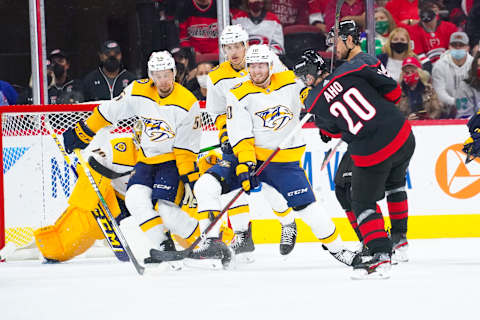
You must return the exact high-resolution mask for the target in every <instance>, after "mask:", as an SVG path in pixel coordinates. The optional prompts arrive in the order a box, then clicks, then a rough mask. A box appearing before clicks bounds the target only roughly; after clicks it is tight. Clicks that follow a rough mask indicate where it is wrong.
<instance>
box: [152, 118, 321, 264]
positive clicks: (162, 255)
mask: <svg viewBox="0 0 480 320" xmlns="http://www.w3.org/2000/svg"><path fill="white" fill-rule="evenodd" d="M312 115H313V114H311V113H307V114H306V115H305V117H303V119H302V120H300V122H299V123H297V125H296V126H295V128H293V130H292V131H291V132H290V133H289V134H288V135H287V136H286V137H285V138H284V139H283V140H282V142H281V143H280V144H279V145H278V147H277V148H276V149H275V150H274V151H273V152H272V153H271V154H270V156H269V157H268V158H267V159H266V160H265V161H264V162H263V163H262V164H261V165H260V167H258V168H257V170H256V171H255V173H254V175H255V176H257V177H258V176H259V175H260V173H262V171H263V170H264V169H265V167H266V166H268V164H269V163H270V162H271V161H272V159H273V158H274V157H275V156H276V155H277V153H278V152H279V151H280V149H282V148H284V146H285V145H286V144H288V143H289V142H290V140H291V139H292V138H293V137H294V136H295V135H296V134H297V133H298V131H299V130H300V129H301V128H302V127H303V125H304V124H305V123H306V122H307V121H308V119H310V117H311V116H312ZM243 192H244V190H243V189H240V191H238V193H237V194H236V195H235V196H234V197H233V198H232V200H230V201H229V202H228V203H227V205H226V206H225V208H223V209H222V211H220V213H219V214H218V215H217V216H216V217H215V219H213V220H212V222H211V223H210V224H209V225H208V226H207V228H205V230H204V231H203V232H202V234H201V235H200V237H198V238H197V239H196V240H195V241H194V242H193V243H192V244H191V245H190V247H188V248H187V249H185V250H182V251H160V250H157V249H151V250H150V256H151V257H152V258H155V259H158V260H162V261H177V260H182V259H185V258H188V256H189V255H190V253H191V252H192V251H193V249H194V248H195V247H196V246H197V245H198V244H199V243H200V241H202V239H203V238H205V235H206V234H208V233H209V232H210V230H212V228H213V227H214V226H215V224H216V223H217V222H218V220H220V219H221V218H222V216H223V215H224V214H225V212H227V210H228V209H229V208H230V207H231V206H232V205H233V204H234V203H235V201H237V199H238V198H239V197H240V196H241V195H242V193H243Z"/></svg>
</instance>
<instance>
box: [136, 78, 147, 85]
mask: <svg viewBox="0 0 480 320" xmlns="http://www.w3.org/2000/svg"><path fill="white" fill-rule="evenodd" d="M135 81H136V82H138V83H140V84H145V83H148V81H150V79H149V78H146V79H138V80H135Z"/></svg>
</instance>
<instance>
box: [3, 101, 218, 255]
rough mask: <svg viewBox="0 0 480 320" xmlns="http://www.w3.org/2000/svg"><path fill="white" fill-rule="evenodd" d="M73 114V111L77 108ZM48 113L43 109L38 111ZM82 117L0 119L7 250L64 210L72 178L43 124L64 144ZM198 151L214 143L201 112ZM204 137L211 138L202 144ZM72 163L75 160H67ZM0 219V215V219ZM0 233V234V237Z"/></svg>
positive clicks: (123, 129)
mask: <svg viewBox="0 0 480 320" xmlns="http://www.w3.org/2000/svg"><path fill="white" fill-rule="evenodd" d="M77 108H78V106H77ZM43 109H44V110H45V109H48V106H45V107H44V108H43ZM85 109H86V111H61V112H45V111H43V112H18V113H16V112H12V113H2V117H1V119H2V146H3V175H4V189H3V193H4V205H5V211H4V212H5V214H4V218H5V240H6V242H7V243H9V242H10V247H12V245H14V246H15V247H16V248H23V247H26V246H28V245H31V244H32V241H33V240H34V239H33V230H35V229H36V228H39V227H44V226H46V225H50V224H53V223H54V222H55V220H56V219H57V218H58V217H59V216H60V215H61V213H62V212H63V211H64V210H65V208H66V207H67V206H68V203H67V200H68V197H69V196H70V193H71V192H72V191H73V188H74V185H75V182H76V177H75V175H74V174H73V173H72V172H71V170H70V169H69V166H68V165H67V163H66V161H65V160H64V158H63V156H62V154H61V153H60V151H59V149H58V147H57V145H56V144H55V142H54V139H53V138H52V136H51V135H50V133H49V131H48V129H47V128H46V126H45V123H46V122H48V123H50V125H51V127H52V128H53V130H54V132H55V133H56V135H57V136H58V137H59V139H60V141H61V142H62V143H63V140H62V134H63V133H64V132H65V130H67V129H69V128H72V127H74V126H75V125H76V123H77V122H78V121H80V120H85V119H86V118H87V117H88V116H89V115H90V114H91V111H87V110H89V109H90V110H91V108H87V107H86V108H85ZM201 110H202V112H201V114H200V116H199V117H198V119H199V120H200V126H201V128H202V132H203V133H205V134H202V146H201V147H205V146H211V145H212V141H214V143H216V133H215V132H213V131H215V130H216V128H215V125H214V123H213V120H212V118H211V117H210V116H209V115H208V114H207V113H206V112H205V109H201ZM135 121H137V118H131V119H127V120H123V121H120V122H119V123H117V124H115V125H113V126H111V127H109V128H108V131H110V133H113V134H115V135H130V134H131V133H132V128H133V125H134V123H135ZM204 135H206V136H210V137H215V138H213V139H212V138H210V139H208V138H207V139H204V138H205V137H204ZM71 159H72V160H73V163H74V164H76V162H77V160H76V159H75V157H74V156H73V155H71ZM0 214H1V213H0ZM1 231H2V230H0V232H1Z"/></svg>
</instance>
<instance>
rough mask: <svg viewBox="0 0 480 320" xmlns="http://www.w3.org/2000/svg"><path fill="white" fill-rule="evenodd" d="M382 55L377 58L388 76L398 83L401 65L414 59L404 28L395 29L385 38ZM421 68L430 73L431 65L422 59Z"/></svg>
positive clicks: (414, 55)
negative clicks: (404, 61)
mask: <svg viewBox="0 0 480 320" xmlns="http://www.w3.org/2000/svg"><path fill="white" fill-rule="evenodd" d="M383 51H384V52H385V53H382V54H380V55H378V56H377V58H378V59H379V60H380V61H381V62H382V64H383V65H384V66H385V68H386V69H387V71H388V72H389V74H390V76H391V77H392V78H393V79H395V80H396V81H400V73H401V72H402V63H403V60H405V59H406V58H408V57H416V54H415V53H414V52H413V50H412V44H411V41H410V35H409V34H408V31H407V30H405V29H404V28H395V29H393V30H392V32H391V33H390V35H389V36H388V38H387V42H386V43H385V45H384V47H383ZM418 58H419V60H422V64H423V65H422V67H423V69H425V70H427V71H431V67H432V64H431V63H430V61H428V59H426V58H425V56H424V57H423V58H424V59H421V58H420V57H418Z"/></svg>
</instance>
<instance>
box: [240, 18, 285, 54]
mask: <svg viewBox="0 0 480 320" xmlns="http://www.w3.org/2000/svg"><path fill="white" fill-rule="evenodd" d="M232 24H240V25H241V26H242V27H243V29H245V31H247V33H248V43H249V44H250V45H253V44H266V45H267V46H269V47H270V48H271V49H272V50H273V52H275V53H276V54H284V53H285V47H284V45H283V29H282V24H281V23H280V20H278V18H277V16H276V15H275V14H274V13H272V12H269V11H267V12H266V14H265V17H264V18H263V20H262V21H261V22H260V23H258V24H256V23H254V22H253V21H252V19H250V17H249V16H248V13H247V12H245V11H240V12H239V13H237V14H236V15H235V16H234V17H233V20H232Z"/></svg>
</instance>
